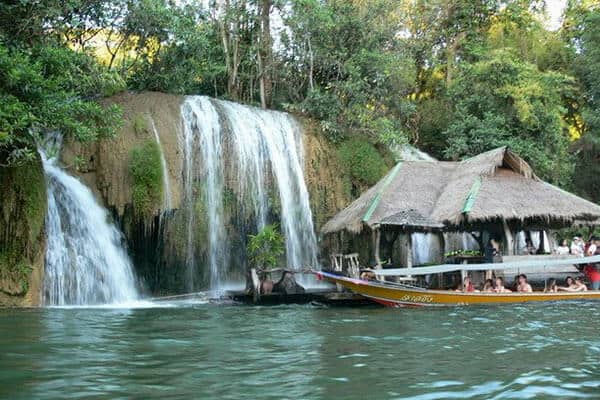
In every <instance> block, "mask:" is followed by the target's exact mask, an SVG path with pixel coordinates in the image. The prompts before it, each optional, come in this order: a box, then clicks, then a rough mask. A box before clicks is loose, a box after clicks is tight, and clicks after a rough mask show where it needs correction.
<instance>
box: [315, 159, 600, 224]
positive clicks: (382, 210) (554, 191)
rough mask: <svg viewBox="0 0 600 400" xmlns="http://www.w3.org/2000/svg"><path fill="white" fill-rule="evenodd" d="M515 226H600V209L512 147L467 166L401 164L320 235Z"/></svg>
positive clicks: (465, 161)
mask: <svg viewBox="0 0 600 400" xmlns="http://www.w3.org/2000/svg"><path fill="white" fill-rule="evenodd" d="M502 219H503V220H505V221H509V222H512V223H515V224H521V225H524V224H533V223H536V224H538V225H539V224H546V225H552V226H568V225H571V224H580V225H581V224H584V225H596V224H600V206H598V205H596V204H594V203H592V202H589V201H587V200H585V199H582V198H580V197H578V196H575V195H574V194H571V193H568V192H566V191H564V190H562V189H560V188H558V187H556V186H553V185H550V184H549V183H547V182H544V181H542V180H541V179H539V178H538V177H537V176H536V175H535V173H534V172H533V170H532V168H531V166H529V164H528V163H527V162H525V161H524V160H523V159H522V158H521V157H519V156H518V155H517V154H515V153H513V152H512V151H511V150H510V149H508V148H507V147H500V148H498V149H495V150H491V151H488V152H486V153H483V154H480V155H478V156H476V157H473V158H469V159H467V160H464V161H462V162H444V161H438V162H419V161H414V162H401V163H399V164H397V165H396V166H395V167H394V168H393V169H392V170H391V171H390V172H389V173H388V174H387V175H386V176H385V177H384V178H383V179H381V180H380V181H379V182H378V183H377V184H376V185H375V186H373V187H372V188H370V189H369V190H367V191H366V192H365V193H364V194H363V195H362V196H360V197H359V198H358V199H356V200H355V201H354V202H353V203H352V204H350V205H349V206H348V207H347V208H345V209H344V210H342V211H340V212H339V213H338V214H337V215H336V216H335V217H334V218H332V219H331V220H330V221H329V222H327V223H326V224H325V225H324V227H323V229H322V232H323V233H325V234H327V233H332V232H337V231H341V230H347V231H350V232H352V233H359V232H361V231H362V229H363V228H364V227H369V228H374V227H376V226H396V227H402V228H405V229H410V230H416V231H418V230H422V231H427V230H433V229H441V228H443V227H445V228H447V229H457V228H459V227H462V228H465V227H475V226H477V225H478V224H483V223H487V222H492V221H497V220H502Z"/></svg>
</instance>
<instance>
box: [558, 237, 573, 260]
mask: <svg viewBox="0 0 600 400" xmlns="http://www.w3.org/2000/svg"><path fill="white" fill-rule="evenodd" d="M569 250H570V249H569V246H568V245H567V239H563V240H561V241H560V244H559V245H558V247H557V248H556V250H555V253H556V255H559V256H564V255H567V254H569Z"/></svg>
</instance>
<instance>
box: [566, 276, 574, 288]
mask: <svg viewBox="0 0 600 400" xmlns="http://www.w3.org/2000/svg"><path fill="white" fill-rule="evenodd" d="M566 282H567V286H571V285H572V284H573V282H574V281H573V278H572V277H570V276H567V279H566Z"/></svg>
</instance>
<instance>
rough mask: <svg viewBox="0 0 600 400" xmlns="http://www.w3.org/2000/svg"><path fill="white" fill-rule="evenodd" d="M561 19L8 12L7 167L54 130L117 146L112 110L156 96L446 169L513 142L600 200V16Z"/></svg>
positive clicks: (272, 9) (1, 25)
mask: <svg viewBox="0 0 600 400" xmlns="http://www.w3.org/2000/svg"><path fill="white" fill-rule="evenodd" d="M546 7H547V4H546V2H544V1H537V0H530V1H526V0H508V1H498V0H431V1H430V0H427V1H425V0H416V1H415V0H410V1H409V0H400V1H396V0H294V1H292V0H248V1H246V0H218V1H210V2H205V1H201V0H185V1H173V0H94V1H89V0H67V1H57V0H49V1H44V2H34V1H19V2H4V3H2V4H1V5H0V21H2V22H0V67H1V68H0V76H1V83H0V85H1V87H0V96H2V102H1V103H0V154H2V160H1V161H2V164H9V163H12V162H18V161H19V160H23V159H27V158H29V157H31V156H32V154H34V152H35V146H36V140H37V139H36V137H37V136H39V135H40V134H42V133H43V132H46V131H51V130H61V131H63V132H64V133H65V134H67V135H71V136H73V137H75V138H77V139H81V140H92V139H95V138H98V137H102V136H106V135H111V134H113V133H114V131H115V127H116V126H117V124H118V120H119V118H118V110H114V109H111V110H110V112H108V113H106V112H104V111H102V108H101V107H100V106H99V105H98V100H99V99H100V98H102V97H104V96H110V95H112V94H113V93H116V92H118V91H122V90H128V89H129V90H140V91H141V90H155V91H164V92H171V93H179V94H206V95H211V96H215V97H220V98H226V99H231V100H235V101H240V102H245V103H248V104H254V105H259V106H262V107H267V108H274V109H280V110H286V111H291V112H294V113H299V114H304V115H306V116H309V117H312V118H315V119H317V120H318V121H319V123H320V126H321V128H322V131H323V132H324V133H325V135H326V136H327V138H329V139H330V140H331V141H332V142H334V143H336V144H339V146H340V149H341V150H343V151H342V153H343V154H350V153H352V154H355V153H356V151H358V150H360V149H358V150H357V149H353V152H349V150H348V149H349V147H351V145H352V143H364V142H365V141H366V142H370V143H371V144H373V145H375V146H380V147H385V146H390V145H395V144H402V143H411V144H414V145H416V146H418V147H420V148H422V149H423V150H425V151H428V152H430V153H431V154H432V155H433V156H435V157H438V158H440V159H461V158H464V157H468V156H471V155H473V154H475V153H478V152H481V151H485V150H489V149H490V148H492V147H496V146H499V145H509V146H511V147H513V148H514V149H515V151H517V152H519V153H520V154H521V155H523V156H524V157H525V158H526V159H527V160H528V161H529V162H531V163H532V165H533V166H534V168H536V170H537V171H538V172H539V174H540V175H541V176H542V177H543V178H545V179H548V180H550V181H551V182H553V183H556V184H559V185H561V186H563V187H567V188H570V189H577V190H578V191H579V192H580V193H582V194H584V195H585V196H587V197H590V198H593V199H596V200H598V199H600V187H597V184H596V182H597V181H598V180H597V179H595V176H596V175H597V172H600V171H596V170H595V168H597V167H595V166H596V165H598V163H597V161H598V160H599V158H600V157H599V154H600V117H599V115H600V112H599V111H600V100H599V99H600V49H599V48H598V46H597V43H599V42H600V6H599V5H598V3H597V1H591V0H569V1H568V2H567V7H566V9H565V11H564V15H563V21H562V25H561V26H560V27H559V28H558V29H555V30H552V29H549V28H548V24H547V17H546V15H547V10H546ZM361 148H365V149H367V148H369V149H371V148H372V147H368V146H364V145H363V146H362V147H361ZM365 151H366V150H365ZM371 156H372V154H369V155H367V154H356V155H355V157H354V158H361V157H363V158H364V157H371ZM354 158H353V159H354ZM582 170H583V171H587V172H586V173H581V171H582Z"/></svg>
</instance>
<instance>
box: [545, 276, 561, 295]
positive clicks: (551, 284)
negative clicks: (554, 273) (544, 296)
mask: <svg viewBox="0 0 600 400" xmlns="http://www.w3.org/2000/svg"><path fill="white" fill-rule="evenodd" d="M556 292H558V285H557V284H556V279H550V280H549V281H548V286H546V288H545V289H544V293H556Z"/></svg>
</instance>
